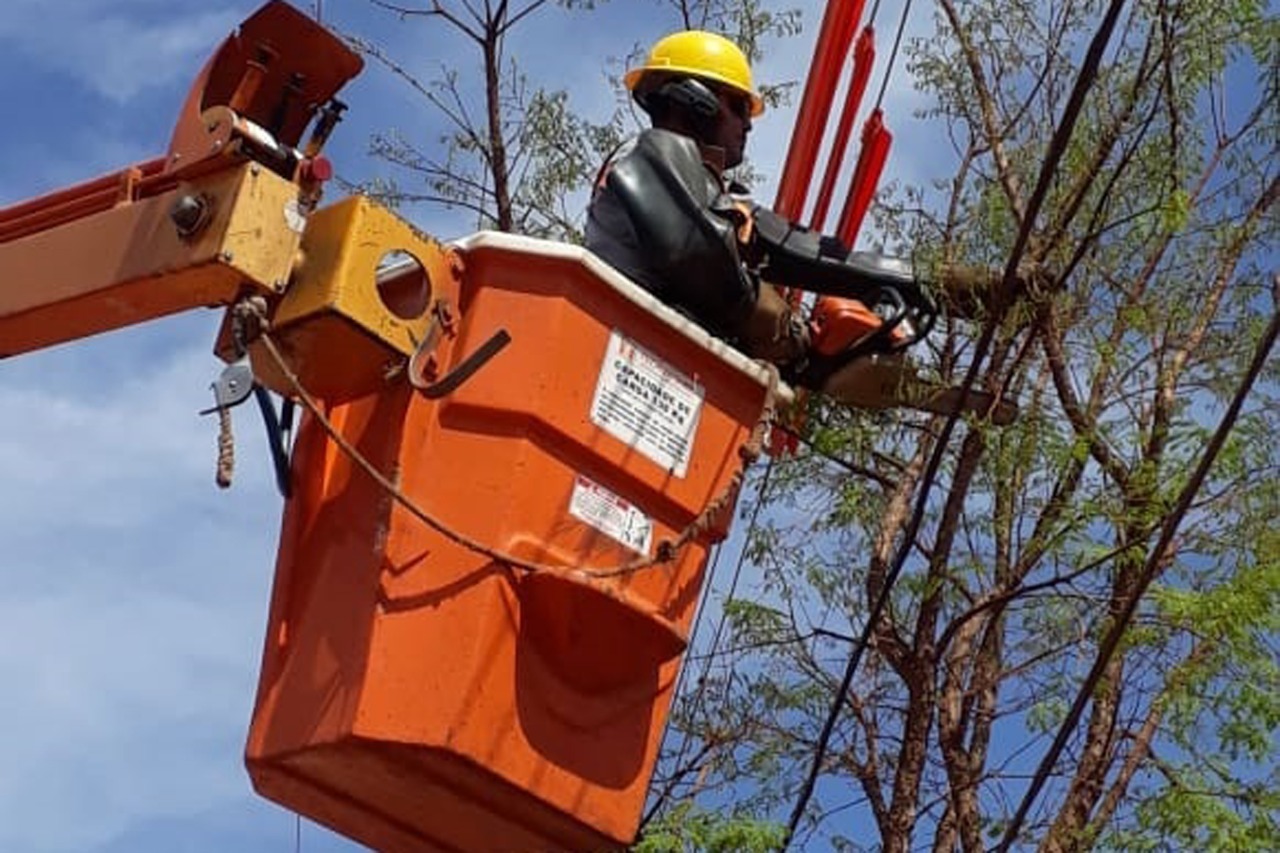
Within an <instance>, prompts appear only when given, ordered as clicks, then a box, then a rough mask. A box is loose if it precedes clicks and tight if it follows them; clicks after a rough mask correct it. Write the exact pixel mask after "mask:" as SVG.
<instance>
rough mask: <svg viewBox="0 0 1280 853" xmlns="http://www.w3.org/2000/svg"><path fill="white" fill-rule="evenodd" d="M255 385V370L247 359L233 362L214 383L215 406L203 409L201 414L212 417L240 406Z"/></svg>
mask: <svg viewBox="0 0 1280 853" xmlns="http://www.w3.org/2000/svg"><path fill="white" fill-rule="evenodd" d="M253 383H254V379H253V368H252V367H250V366H249V359H248V358H247V357H246V358H240V359H238V360H237V361H233V362H231V363H230V364H228V365H227V366H226V367H224V368H223V369H222V373H221V375H219V376H218V380H217V381H216V382H214V383H213V386H212V387H213V401H214V405H213V406H212V407H211V408H208V409H202V410H201V411H200V414H202V415H211V414H213V413H214V412H218V411H221V410H223V409H230V408H232V407H233V406H238V405H240V404H241V403H243V402H244V401H245V400H247V399H249V395H250V394H252V393H253Z"/></svg>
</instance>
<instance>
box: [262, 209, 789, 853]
mask: <svg viewBox="0 0 1280 853" xmlns="http://www.w3.org/2000/svg"><path fill="white" fill-rule="evenodd" d="M459 249H460V252H461V256H462V258H463V262H464V265H465V269H464V272H463V275H462V277H461V285H460V291H459V292H458V293H456V294H449V293H444V294H441V293H437V294H433V295H434V296H435V297H440V296H444V297H446V298H448V299H450V300H451V301H452V304H453V305H455V306H456V311H455V312H453V318H452V319H453V322H452V323H448V324H446V328H445V330H444V331H445V334H443V335H442V336H441V340H442V343H441V344H440V345H439V346H438V347H437V349H436V351H435V359H436V365H437V368H438V370H439V372H441V373H442V374H444V373H447V372H448V371H449V370H451V369H453V368H454V367H456V366H457V365H458V364H460V363H462V362H463V361H464V360H465V359H466V357H467V356H468V355H469V354H470V353H472V352H474V351H475V350H476V349H477V347H479V346H480V345H481V344H483V343H484V342H485V341H487V340H489V339H490V338H491V337H492V336H493V335H494V334H495V333H496V332H498V331H499V330H505V331H506V332H507V333H508V334H509V335H510V338H511V342H510V343H509V345H507V346H506V347H505V348H504V349H502V350H501V351H499V352H498V353H497V354H496V355H494V356H493V357H492V358H491V359H490V360H489V361H487V362H486V363H484V364H483V365H482V366H481V367H480V368H479V369H478V370H477V371H476V372H475V373H474V374H473V375H471V376H470V377H469V378H468V379H467V380H466V381H465V382H463V383H462V384H461V385H460V386H459V387H458V388H456V389H455V390H453V391H452V392H450V393H448V394H446V395H445V396H443V397H441V398H439V399H429V398H428V396H427V395H425V394H422V393H420V392H419V391H416V390H415V389H414V388H412V387H410V385H409V384H408V383H402V384H401V385H398V386H396V387H395V390H393V391H390V392H385V393H382V394H378V395H371V396H367V397H363V398H359V399H356V400H353V401H350V402H347V403H343V404H341V405H336V406H333V407H332V408H330V409H329V410H328V416H329V419H330V421H331V423H332V424H334V425H335V426H336V428H337V429H338V430H339V431H340V433H341V434H342V435H343V437H344V438H345V439H347V440H348V441H349V442H351V443H352V444H353V445H355V447H356V448H358V450H359V451H360V453H361V454H362V455H363V456H364V457H365V458H367V459H368V460H369V461H370V462H371V463H372V464H373V465H374V466H376V467H377V468H378V470H380V471H381V472H383V473H384V474H385V475H387V476H388V477H389V478H391V479H392V480H394V481H395V482H396V483H397V484H398V487H399V489H400V491H401V492H402V493H403V495H404V496H405V497H406V498H407V499H408V500H409V501H411V502H412V503H413V504H414V505H415V506H416V507H419V508H421V510H422V511H423V512H425V513H428V514H429V515H431V516H433V517H434V518H435V519H438V520H439V521H440V523H441V524H443V525H444V526H446V527H447V528H448V530H449V531H451V532H455V533H457V534H460V535H461V536H463V537H465V538H466V539H467V540H468V541H470V542H471V543H480V544H481V545H482V546H483V548H482V549H480V550H477V548H475V547H468V546H466V545H464V544H459V543H458V542H457V541H455V539H454V538H452V537H450V536H448V535H445V534H443V533H441V532H440V531H438V530H437V529H434V528H433V527H431V526H430V525H428V524H426V523H424V522H423V521H422V520H421V519H420V518H418V517H417V516H415V515H414V514H413V513H411V512H410V511H408V510H407V509H405V507H403V506H402V505H400V504H399V503H397V502H395V501H394V500H393V499H392V497H391V496H390V495H389V494H388V493H387V492H386V490H384V489H383V488H382V487H380V486H379V485H377V484H376V483H375V482H374V481H373V480H372V478H370V477H369V476H368V474H367V473H365V472H364V471H362V470H361V469H360V468H359V467H358V466H357V465H356V464H355V463H354V462H353V461H352V459H351V458H349V457H348V455H347V454H346V453H344V452H343V451H342V449H341V448H340V447H339V446H338V445H337V444H335V442H334V441H333V440H332V439H331V438H330V437H329V436H328V434H327V433H326V432H325V430H324V429H323V428H322V427H321V424H320V423H319V422H318V421H317V420H316V419H314V418H312V419H309V420H308V421H307V422H306V423H305V424H304V426H303V429H301V430H300V432H299V435H298V439H297V443H296V445H295V449H294V460H293V478H294V491H293V497H292V498H291V499H290V501H289V502H288V504H287V506H286V509H285V516H284V526H283V531H282V537H281V546H280V553H279V558H278V563H277V567H276V578H275V588H274V591H273V594H272V602H271V612H270V620H269V625H268V630H267V637H266V644H265V651H264V656H263V664H262V673H261V680H260V684H259V688H258V696H257V702H256V706H255V709H254V714H253V722H252V726H251V730H250V734H249V742H248V747H247V755H246V762H247V764H248V768H249V773H250V775H251V776H252V778H253V783H254V786H255V787H256V788H257V790H258V791H259V792H260V793H262V794H263V795H264V796H266V797H268V798H270V799H272V800H275V801H276V802H278V803H280V804H282V805H284V806H286V807H288V808H290V809H293V810H295V811H298V812H300V813H302V814H304V815H306V816H308V817H310V818H312V819H314V820H316V821H318V822H320V823H323V824H326V825H328V826H329V827H331V828H333V829H334V830H336V831H338V832H340V833H342V834H344V835H347V836H349V837H351V838H353V839H356V840H357V841H360V842H362V843H364V844H367V845H370V846H372V847H374V848H377V849H380V850H429V849H444V850H548V849H555V850H602V849H613V848H618V847H622V846H625V845H627V844H628V843H630V842H631V841H632V839H633V838H634V835H635V832H636V829H637V826H638V824H639V819H640V814H641V809H642V808H643V805H644V801H645V796H646V793H647V790H648V785H649V779H650V776H651V775H652V772H653V768H654V764H655V762H656V760H657V752H658V747H659V744H660V741H661V737H662V731H663V727H664V726H665V724H666V718H667V713H668V709H669V706H670V703H671V700H672V698H673V696H672V691H673V688H674V685H675V680H676V674H677V672H678V669H679V666H680V661H681V654H682V652H683V650H684V647H685V644H686V638H687V634H688V631H689V628H690V624H691V622H692V619H693V616H694V609H695V607H696V605H697V602H698V598H699V594H700V591H701V586H702V582H703V570H704V566H705V564H706V557H707V550H708V547H709V545H710V544H712V543H713V542H714V541H717V540H718V539H720V538H723V536H724V535H725V534H726V533H727V525H728V522H729V518H730V514H731V513H730V511H726V512H722V513H720V514H719V515H718V516H717V518H716V520H715V523H713V524H711V525H710V526H709V527H708V529H707V530H705V531H704V532H703V533H700V534H699V535H698V536H697V537H695V538H694V539H693V540H692V541H691V542H690V544H689V545H688V546H687V547H685V548H684V549H682V550H680V551H679V552H678V554H677V556H676V558H675V559H674V560H672V561H671V562H666V563H659V564H657V565H654V566H652V567H649V568H645V569H642V570H640V571H635V572H627V573H615V574H609V573H607V572H602V571H601V570H605V569H609V568H611V567H620V566H624V565H626V564H628V563H629V562H632V561H636V560H643V559H644V558H646V557H648V558H652V557H653V556H654V555H655V554H656V553H657V550H656V549H658V548H659V545H660V543H661V542H663V541H664V540H671V539H674V538H676V537H677V536H678V535H679V534H680V533H681V531H683V530H684V529H685V528H686V527H687V526H689V525H690V524H691V522H693V521H694V520H695V519H696V518H698V517H699V514H700V513H702V511H703V510H704V508H706V507H707V506H708V505H709V504H712V503H713V502H714V501H715V500H716V498H717V497H718V496H721V495H723V494H724V492H725V490H726V489H729V488H731V487H732V485H733V483H734V474H735V471H736V470H737V469H738V467H739V465H740V460H739V454H738V450H739V448H740V447H742V445H743V444H744V442H746V441H747V440H748V438H749V436H750V433H751V430H752V429H753V427H754V426H755V425H756V423H757V421H758V420H759V418H760V416H761V412H762V410H763V408H764V406H765V403H766V400H767V398H768V395H769V384H770V383H769V376H768V373H767V372H766V371H765V370H764V369H763V368H761V367H760V366H759V365H756V364H754V363H752V362H750V361H748V360H747V359H745V358H743V357H742V356H741V355H739V354H738V353H737V352H736V351H734V350H732V349H730V348H729V347H727V346H725V345H724V344H722V343H721V342H719V341H716V340H714V339H712V338H710V337H709V336H707V335H706V334H705V333H703V332H702V331H701V330H700V329H699V328H697V327H696V326H694V325H693V324H691V323H690V322H689V321H687V320H686V319H684V318H683V317H681V316H679V315H678V314H676V313H675V312H673V311H671V310H669V309H668V308H666V307H665V306H662V305H660V304H658V303H657V302H656V300H654V299H653V298H652V297H650V296H649V295H648V294H647V293H645V292H644V291H642V290H640V289H639V288H637V287H636V286H635V285H633V284H631V283H630V282H628V281H626V280H625V279H623V278H622V277H621V276H619V275H618V274H617V273H615V272H613V271H612V270H611V269H609V268H608V267H606V266H605V265H604V264H602V263H601V262H600V261H599V260H597V259H596V258H595V257H594V256H592V255H590V254H589V253H588V252H586V251H584V250H582V249H579V248H576V247H572V246H566V245H561V244H556V243H548V242H543V241H538V240H532V239H528V238H520V237H513V236H510V235H502V234H490V233H484V234H479V235H474V236H473V237H470V238H468V239H466V240H464V241H463V242H462V243H460V244H459ZM728 506H729V507H730V508H731V506H732V501H730V502H729V504H728ZM484 550H487V551H488V553H483V552H482V551H484ZM495 555H497V556H501V555H508V556H510V557H512V558H514V559H515V560H518V561H526V562H529V563H536V564H541V565H543V566H545V568H543V569H541V570H533V571H530V570H527V569H517V568H513V567H511V566H510V565H508V564H507V563H504V562H502V560H501V559H498V558H495Z"/></svg>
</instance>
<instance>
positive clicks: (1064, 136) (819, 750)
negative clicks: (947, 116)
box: [783, 0, 1124, 848]
mask: <svg viewBox="0 0 1280 853" xmlns="http://www.w3.org/2000/svg"><path fill="white" fill-rule="evenodd" d="M1123 6H1124V0H1112V3H1111V5H1110V6H1109V7H1108V9H1107V13H1106V15H1105V16H1104V18H1103V21H1102V24H1101V25H1100V26H1099V28H1098V32H1097V33H1095V34H1094V38H1093V41H1092V43H1091V44H1090V46H1089V51H1088V53H1087V55H1086V56H1085V60H1084V63H1083V64H1082V65H1081V68H1080V71H1079V73H1078V74H1077V75H1076V83H1075V86H1074V88H1073V89H1072V92H1071V98H1070V100H1069V101H1068V102H1067V106H1066V108H1065V109H1064V111H1063V115H1062V119H1061V121H1060V122H1059V124H1058V127H1057V128H1056V130H1055V131H1054V135H1053V139H1052V140H1051V141H1050V144H1049V150H1048V152H1047V153H1046V155H1045V160H1044V163H1043V164H1042V165H1041V168H1040V176H1039V179H1038V180H1037V182H1036V187H1035V190H1034V191H1033V192H1032V195H1031V198H1030V200H1029V201H1028V203H1027V208H1026V213H1025V215H1024V217H1023V219H1022V223H1021V225H1020V227H1019V229H1018V236H1017V239H1016V240H1015V242H1014V246H1013V250H1012V251H1011V252H1010V254H1009V260H1008V263H1007V264H1006V266H1005V271H1004V283H1005V284H1006V285H1010V284H1012V282H1013V280H1014V277H1015V275H1016V272H1017V269H1018V265H1019V263H1020V262H1021V261H1022V255H1023V253H1024V252H1025V251H1026V246H1027V242H1028V240H1029V239H1030V236H1031V227H1032V223H1034V222H1035V219H1036V216H1037V215H1038V214H1039V212H1040V208H1041V207H1042V206H1043V204H1044V200H1045V198H1046V197H1047V195H1048V192H1049V185H1050V183H1051V182H1052V180H1053V175H1054V173H1055V172H1056V171H1057V168H1058V163H1059V162H1060V161H1061V159H1062V157H1063V155H1064V153H1065V152H1066V148H1067V143H1068V142H1069V141H1070V139H1071V135H1072V132H1073V131H1074V129H1075V124H1076V120H1077V119H1078V118H1079V115H1080V110H1081V108H1082V107H1083V104H1084V96H1085V94H1086V93H1087V92H1088V90H1089V87H1090V86H1091V85H1092V83H1093V80H1094V78H1095V77H1096V76H1097V69H1098V64H1099V63H1100V62H1101V60H1102V53H1103V50H1104V49H1105V48H1106V45H1107V43H1108V42H1109V41H1110V39H1111V32H1112V30H1113V29H1114V27H1115V22H1116V19H1117V18H1118V17H1119V14H1120V10H1121V8H1123ZM996 328H997V325H996V324H995V323H987V324H986V328H985V329H984V330H983V333H982V336H981V338H980V339H979V340H978V343H977V345H976V346H975V348H974V354H973V358H972V360H971V362H970V364H969V368H968V370H967V372H966V374H965V378H964V382H963V383H962V384H961V387H962V388H963V393H962V394H961V397H960V402H959V404H958V405H957V406H956V409H955V411H954V412H952V413H951V414H950V415H948V416H947V420H946V422H945V423H944V424H943V427H942V432H941V433H940V434H939V436H938V440H937V444H936V445H935V446H934V450H933V453H932V454H931V456H930V459H929V463H928V465H927V467H926V470H925V473H924V475H923V477H922V478H921V483H920V494H919V496H918V498H917V499H916V505H915V507H914V509H913V510H912V513H911V518H910V520H909V521H908V523H907V527H906V529H905V531H904V533H903V534H902V536H901V537H900V538H899V541H898V546H897V549H896V551H895V553H894V557H893V561H892V563H891V564H890V567H889V570H888V571H887V572H886V574H885V579H884V584H883V586H882V587H881V589H880V594H879V595H878V596H877V597H876V601H875V602H874V604H873V605H872V607H871V610H870V611H869V612H868V614H867V620H866V623H865V624H864V626H863V630H862V633H861V635H860V636H859V638H858V643H857V644H856V645H855V646H854V648H853V652H852V653H851V654H850V656H849V661H848V664H847V665H846V666H845V671H844V676H843V677H842V678H841V681H840V686H839V688H838V689H837V690H836V694H835V696H834V698H833V701H832V704H831V709H830V711H829V712H828V714H827V719H826V721H825V722H824V723H823V727H822V731H821V733H820V734H819V736H818V743H817V746H816V747H815V749H814V757H813V762H812V764H811V766H810V768H809V774H808V776H807V777H806V779H805V781H804V783H803V785H802V786H801V789H800V794H799V796H798V797H797V799H796V803H795V806H794V808H793V809H792V812H791V818H790V820H789V821H788V823H787V834H786V837H785V839H784V842H783V846H784V848H785V847H786V846H788V845H790V843H791V839H792V838H793V837H794V836H795V832H796V828H797V827H798V826H799V824H800V821H801V819H802V818H803V817H804V811H805V808H806V807H807V806H808V804H809V800H810V799H811V798H812V797H813V790H814V788H815V787H816V785H817V781H818V776H819V775H820V774H821V772H822V764H823V761H824V760H825V758H826V753H827V747H828V745H829V744H830V741H831V736H832V733H833V732H834V730H835V725H836V722H837V720H838V719H839V717H840V711H841V710H842V708H843V706H844V697H845V694H846V693H848V691H849V688H850V686H851V685H852V684H853V676H854V674H855V673H856V672H857V669H858V665H859V664H860V663H861V661H862V653H863V651H865V649H866V647H867V644H868V643H869V642H870V637H871V632H872V631H873V630H874V629H875V625H876V623H877V622H878V621H879V620H880V616H881V614H882V613H883V611H884V608H885V607H886V606H887V604H888V600H889V594H890V592H891V590H892V588H893V585H894V583H895V582H896V581H897V579H898V576H899V575H900V574H901V572H902V568H903V566H904V565H905V564H906V560H907V555H908V554H909V553H910V551H911V547H912V544H913V543H914V542H915V539H916V535H917V533H918V532H919V530H920V525H921V523H922V522H923V520H924V514H925V509H926V507H927V505H928V500H929V493H930V492H931V491H932V489H933V482H934V480H935V479H936V477H937V473H938V469H939V468H940V467H941V464H942V458H943V456H945V454H946V451H947V447H948V445H949V444H950V441H951V434H952V432H953V431H954V429H955V425H956V422H957V420H958V419H959V413H960V411H961V410H962V409H963V408H964V404H965V402H966V401H967V399H968V397H969V391H970V390H971V389H972V388H973V384H974V382H975V381H976V380H977V377H978V371H979V369H980V368H981V366H982V362H983V361H985V360H986V357H987V354H988V352H989V351H990V349H991V344H992V341H993V340H994V339H995V333H996Z"/></svg>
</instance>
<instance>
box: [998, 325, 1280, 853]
mask: <svg viewBox="0 0 1280 853" xmlns="http://www.w3.org/2000/svg"><path fill="white" fill-rule="evenodd" d="M1277 335H1280V308H1278V309H1277V310H1276V311H1275V312H1273V313H1272V315H1271V323H1270V324H1269V325H1268V326H1267V329H1266V331H1265V332H1264V333H1263V335H1262V338H1261V339H1260V340H1259V342H1258V346H1257V348H1256V349H1255V350H1254V355H1253V359H1252V361H1251V362H1250V364H1249V370H1248V372H1247V373H1246V374H1245V379H1244V382H1243V383H1241V385H1240V387H1239V389H1237V391H1236V395H1235V397H1234V398H1233V399H1232V400H1231V405H1230V406H1228V407H1227V412H1226V414H1224V415H1223V416H1222V420H1221V421H1220V422H1219V423H1218V428H1217V429H1216V430H1215V431H1214V434H1213V438H1211V439H1210V440H1209V444H1208V446H1206V447H1205V451H1204V454H1203V455H1202V456H1201V457H1200V462H1199V463H1198V464H1197V465H1196V469H1195V472H1194V473H1193V474H1192V475H1191V479H1189V480H1188V481H1187V483H1186V485H1185V486H1183V488H1182V491H1181V493H1179V495H1178V500H1177V502H1176V503H1175V504H1174V508H1173V511H1172V512H1171V513H1170V514H1169V515H1168V516H1167V517H1166V518H1165V522H1164V524H1163V525H1162V526H1161V529H1160V538H1159V539H1158V540H1157V541H1156V544H1155V545H1154V546H1153V547H1152V548H1151V551H1150V552H1149V553H1148V555H1147V561H1146V564H1145V565H1144V566H1143V567H1142V574H1141V576H1140V577H1139V579H1138V583H1137V587H1136V588H1135V589H1134V590H1133V592H1132V593H1131V594H1130V595H1129V597H1128V598H1127V599H1126V600H1125V602H1124V609H1123V610H1121V612H1120V615H1119V617H1118V618H1117V619H1116V620H1115V622H1114V623H1113V624H1112V626H1111V628H1110V630H1108V631H1107V634H1106V636H1105V637H1104V638H1103V640H1102V642H1101V643H1100V644H1099V645H1098V655H1097V657H1096V658H1095V659H1094V662H1093V667H1092V668H1091V669H1090V670H1089V674H1088V676H1086V677H1085V680H1084V683H1083V684H1081V685H1080V689H1079V691H1077V692H1076V698H1075V700H1074V701H1073V702H1072V704H1071V710H1070V711H1068V712H1067V716H1066V719H1064V720H1063V721H1062V725H1060V726H1059V727H1058V732H1057V734H1056V735H1055V736H1054V739H1053V745H1052V746H1050V747H1049V751H1048V752H1047V753H1045V755H1044V757H1043V758H1042V759H1041V760H1040V766H1039V767H1037V768H1036V772H1035V774H1034V775H1033V776H1032V777H1031V785H1030V786H1029V787H1028V788H1027V792H1026V793H1025V794H1024V795H1023V797H1022V802H1021V803H1019V804H1018V810H1017V812H1015V813H1014V816H1013V820H1011V821H1010V822H1009V825H1008V827H1007V828H1006V829H1005V833H1004V837H1003V838H1001V839H1000V844H999V845H998V846H997V847H996V848H995V850H996V851H997V853H1004V851H1006V850H1008V849H1009V847H1010V845H1012V844H1013V842H1014V840H1015V839H1016V838H1017V836H1018V832H1019V831H1020V830H1021V829H1022V824H1023V822H1024V821H1025V820H1026V817H1027V814H1028V812H1030V811H1031V806H1032V804H1033V803H1034V802H1035V800H1036V797H1037V796H1038V795H1039V793H1040V789H1041V788H1043V787H1044V783H1045V781H1046V780H1047V779H1048V778H1049V773H1050V772H1051V771H1052V770H1053V766H1054V764H1056V763H1057V761H1058V756H1060V755H1061V754H1062V750H1063V749H1064V748H1065V747H1066V743H1067V738H1068V737H1069V736H1070V735H1071V732H1072V730H1074V729H1075V727H1076V726H1077V725H1078V724H1079V722H1080V717H1081V716H1083V714H1084V706H1085V705H1087V704H1088V703H1089V700H1090V699H1091V698H1092V697H1093V695H1094V690H1095V689H1096V688H1097V686H1098V682H1099V681H1100V680H1101V679H1102V672H1103V670H1104V669H1106V667H1107V665H1108V664H1109V663H1110V662H1111V656H1112V655H1113V654H1115V651H1116V648H1117V647H1119V645H1120V640H1121V639H1122V638H1123V637H1124V634H1125V631H1126V630H1128V627H1129V624H1130V623H1131V622H1132V621H1133V618H1134V616H1135V615H1136V614H1137V611H1138V604H1139V602H1140V601H1141V600H1142V596H1143V595H1144V594H1145V593H1146V590H1147V587H1148V586H1150V584H1151V581H1152V580H1153V579H1154V578H1155V576H1156V574H1157V572H1156V567H1157V565H1158V564H1159V563H1160V561H1161V560H1162V559H1163V558H1164V553H1165V550H1166V549H1167V548H1168V547H1169V545H1170V543H1171V542H1172V541H1173V537H1174V535H1175V534H1176V533H1177V532H1178V526H1179V525H1180V524H1181V522H1182V519H1183V518H1184V517H1185V516H1186V513H1187V510H1189V509H1190V508H1191V502H1192V501H1193V500H1195V496H1196V494H1197V493H1199V491H1200V487H1201V486H1202V485H1203V483H1204V480H1205V478H1206V477H1207V476H1208V475H1209V469H1210V468H1212V467H1213V463H1214V462H1215V461H1216V459H1217V457H1218V453H1219V451H1221V450H1222V446H1223V445H1224V444H1226V441H1227V436H1228V435H1229V434H1230V432H1231V429H1232V427H1234V426H1235V422H1236V418H1237V417H1239V415H1240V409H1241V408H1242V407H1243V406H1244V401H1245V398H1246V397H1247V396H1248V394H1249V391H1250V389H1251V388H1252V387H1253V383H1254V382H1255V381H1256V380H1257V378H1258V376H1259V375H1260V374H1261V373H1262V370H1263V368H1264V367H1265V365H1266V363H1267V357H1268V356H1269V355H1270V353H1271V348H1272V347H1273V346H1275V342H1276V337H1277Z"/></svg>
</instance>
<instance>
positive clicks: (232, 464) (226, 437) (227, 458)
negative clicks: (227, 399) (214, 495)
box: [214, 406, 236, 489]
mask: <svg viewBox="0 0 1280 853" xmlns="http://www.w3.org/2000/svg"><path fill="white" fill-rule="evenodd" d="M235 470H236V440H235V437H234V436H232V435H231V410H230V409H228V408H226V407H225V406H224V407H223V408H221V409H218V470H217V473H216V474H215V475H214V482H216V483H217V484H218V488H219V489H229V488H231V475H232V474H234V473H235Z"/></svg>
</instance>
